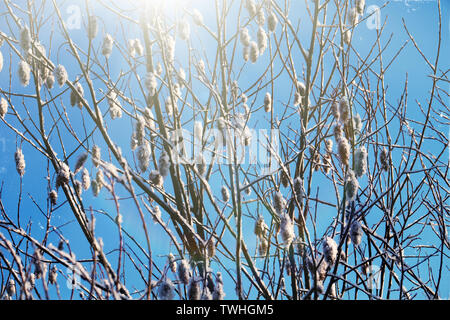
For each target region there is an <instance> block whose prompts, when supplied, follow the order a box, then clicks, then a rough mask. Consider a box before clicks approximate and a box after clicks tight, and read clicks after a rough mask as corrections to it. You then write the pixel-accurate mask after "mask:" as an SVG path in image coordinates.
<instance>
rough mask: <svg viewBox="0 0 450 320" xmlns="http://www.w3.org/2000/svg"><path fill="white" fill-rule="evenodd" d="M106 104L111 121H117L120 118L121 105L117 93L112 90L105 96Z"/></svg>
mask: <svg viewBox="0 0 450 320" xmlns="http://www.w3.org/2000/svg"><path fill="white" fill-rule="evenodd" d="M107 99H108V104H109V114H110V115H111V119H112V120H114V119H117V118H121V117H122V105H121V104H120V101H119V99H118V97H117V93H116V92H115V91H114V90H112V91H110V92H109V94H108V95H107Z"/></svg>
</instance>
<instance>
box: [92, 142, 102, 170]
mask: <svg viewBox="0 0 450 320" xmlns="http://www.w3.org/2000/svg"><path fill="white" fill-rule="evenodd" d="M91 152H92V155H91V156H92V164H93V165H94V167H96V168H98V166H99V164H100V158H101V154H100V153H101V151H100V147H99V146H97V145H94V146H93V147H92V151H91Z"/></svg>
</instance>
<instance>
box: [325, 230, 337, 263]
mask: <svg viewBox="0 0 450 320" xmlns="http://www.w3.org/2000/svg"><path fill="white" fill-rule="evenodd" d="M337 249H338V246H337V244H336V241H334V239H333V238H330V237H326V239H325V242H324V243H323V255H324V257H325V260H326V261H327V262H329V263H331V264H333V263H334V262H335V261H336V258H337V253H338V252H337Z"/></svg>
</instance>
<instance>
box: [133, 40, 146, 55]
mask: <svg viewBox="0 0 450 320" xmlns="http://www.w3.org/2000/svg"><path fill="white" fill-rule="evenodd" d="M134 50H135V51H136V54H137V55H138V56H139V57H140V56H142V55H144V46H143V45H142V43H141V40H139V39H134Z"/></svg>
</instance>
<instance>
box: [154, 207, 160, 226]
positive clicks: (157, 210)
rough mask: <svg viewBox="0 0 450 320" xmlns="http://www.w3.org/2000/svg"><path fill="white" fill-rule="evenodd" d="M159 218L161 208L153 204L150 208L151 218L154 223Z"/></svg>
mask: <svg viewBox="0 0 450 320" xmlns="http://www.w3.org/2000/svg"><path fill="white" fill-rule="evenodd" d="M160 219H161V209H160V208H159V207H158V206H155V207H154V208H153V210H152V220H153V222H154V223H158V221H159V220H160Z"/></svg>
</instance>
